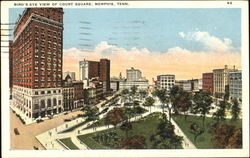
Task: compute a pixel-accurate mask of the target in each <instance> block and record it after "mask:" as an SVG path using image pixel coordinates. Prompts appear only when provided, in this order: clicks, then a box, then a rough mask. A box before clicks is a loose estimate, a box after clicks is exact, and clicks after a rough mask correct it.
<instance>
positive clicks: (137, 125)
mask: <svg viewBox="0 0 250 158" xmlns="http://www.w3.org/2000/svg"><path fill="white" fill-rule="evenodd" d="M160 120H161V113H152V114H150V115H148V116H147V117H145V118H142V119H140V120H139V121H137V122H132V127H133V128H132V130H130V131H128V136H129V137H131V136H134V135H140V136H143V137H145V139H146V148H148V149H150V148H151V146H152V143H151V141H150V136H152V135H153V134H155V132H156V129H157V126H158V124H159V123H160ZM111 130H114V129H113V128H112V129H108V130H105V131H101V132H104V133H108V132H109V131H111ZM97 133H98V132H96V133H91V134H88V135H81V136H78V138H79V139H80V140H81V141H82V142H84V143H85V144H86V145H87V146H88V147H90V148H92V149H107V148H109V149H114V148H115V147H114V146H104V145H103V144H99V143H98V142H96V141H95V140H93V139H92V137H93V136H95V135H96V134H97ZM116 133H117V134H118V135H119V137H121V138H124V137H125V136H126V133H125V131H122V130H120V129H119V128H117V129H116Z"/></svg>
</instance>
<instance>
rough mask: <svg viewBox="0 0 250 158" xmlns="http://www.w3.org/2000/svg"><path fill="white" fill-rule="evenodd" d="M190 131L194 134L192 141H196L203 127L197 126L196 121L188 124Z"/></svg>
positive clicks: (202, 131)
mask: <svg viewBox="0 0 250 158" xmlns="http://www.w3.org/2000/svg"><path fill="white" fill-rule="evenodd" d="M190 133H192V134H193V135H194V143H196V139H197V137H198V136H199V135H201V134H202V133H204V129H203V128H201V127H199V126H198V125H197V124H196V123H192V124H191V125H190Z"/></svg>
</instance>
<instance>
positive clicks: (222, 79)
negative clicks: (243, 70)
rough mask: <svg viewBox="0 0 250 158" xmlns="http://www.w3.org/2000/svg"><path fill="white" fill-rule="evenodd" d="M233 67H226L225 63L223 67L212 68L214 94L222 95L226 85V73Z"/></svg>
mask: <svg viewBox="0 0 250 158" xmlns="http://www.w3.org/2000/svg"><path fill="white" fill-rule="evenodd" d="M231 71H235V67H234V69H228V67H227V65H225V67H224V68H223V69H214V70H213V92H214V94H215V95H218V96H222V95H224V94H225V90H226V86H227V85H228V74H229V72H231Z"/></svg>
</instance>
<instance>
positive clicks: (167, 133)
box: [150, 120, 183, 149]
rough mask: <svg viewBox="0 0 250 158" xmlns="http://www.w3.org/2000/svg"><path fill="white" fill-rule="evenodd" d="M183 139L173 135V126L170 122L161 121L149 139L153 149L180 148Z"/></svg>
mask: <svg viewBox="0 0 250 158" xmlns="http://www.w3.org/2000/svg"><path fill="white" fill-rule="evenodd" d="M182 140H183V138H182V137H180V136H177V135H175V133H174V126H173V125H172V124H171V122H170V121H164V120H162V121H161V122H160V123H159V125H158V127H157V131H156V133H155V134H154V135H152V136H151V137H150V141H151V142H152V148H154V149H176V148H178V147H181V143H182Z"/></svg>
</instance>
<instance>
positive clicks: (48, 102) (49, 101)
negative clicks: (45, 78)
mask: <svg viewBox="0 0 250 158" xmlns="http://www.w3.org/2000/svg"><path fill="white" fill-rule="evenodd" d="M47 106H48V107H51V99H48V100H47Z"/></svg>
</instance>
